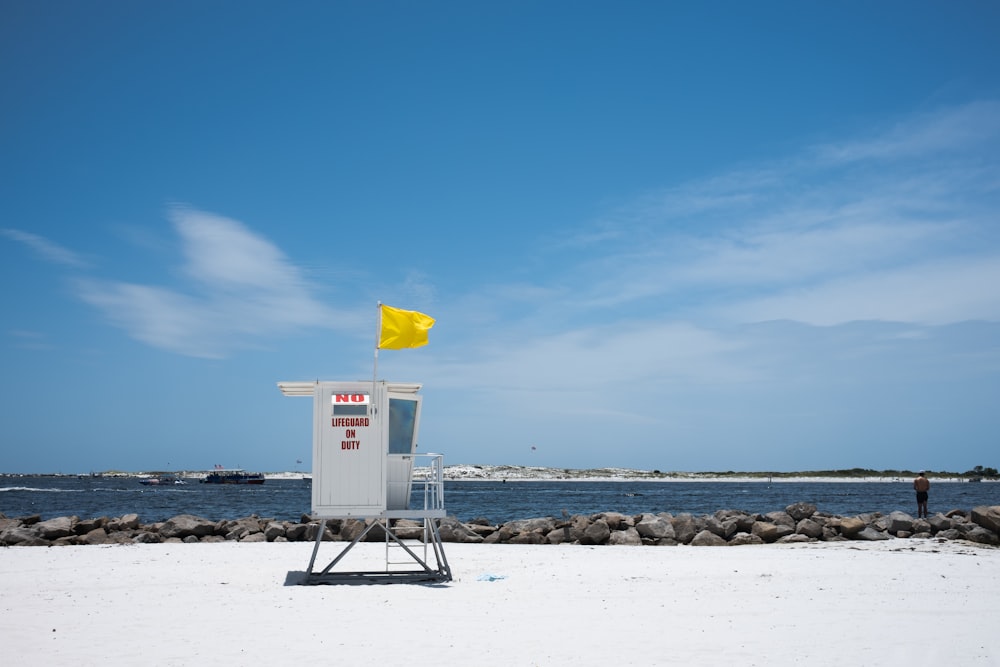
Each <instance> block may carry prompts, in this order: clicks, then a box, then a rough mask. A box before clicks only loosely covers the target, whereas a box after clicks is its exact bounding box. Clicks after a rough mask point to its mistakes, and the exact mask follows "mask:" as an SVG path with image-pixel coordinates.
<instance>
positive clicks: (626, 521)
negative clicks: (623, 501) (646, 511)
mask: <svg viewBox="0 0 1000 667" xmlns="http://www.w3.org/2000/svg"><path fill="white" fill-rule="evenodd" d="M596 518H599V519H604V521H606V522H607V524H608V528H610V529H611V530H624V529H625V528H626V527H628V526H632V525H634V522H633V521H632V517H630V516H625V515H624V514H621V513H619V512H601V513H600V514H598V515H597V517H596Z"/></svg>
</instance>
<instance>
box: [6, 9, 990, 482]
mask: <svg viewBox="0 0 1000 667" xmlns="http://www.w3.org/2000/svg"><path fill="white" fill-rule="evenodd" d="M998 37H1000V9H998V8H997V5H996V4H994V3H987V2H967V3H947V4H945V3H936V2H931V3H922V2H904V3H896V2H884V3H862V2H846V3H834V4H830V3H823V4H820V3H800V2H771V3H743V2H732V3H729V2H723V3H667V2H648V3H647V2H625V3H596V2H546V3H537V2H530V3H528V2H505V3H485V2H483V3H469V2H428V3H412V2H374V3H371V2H337V3H335V2H299V3H291V4H284V5H280V6H279V5H275V4H274V3H261V2H226V1H220V2H212V3H203V2H187V1H183V0H182V1H179V2H170V3H135V2H114V1H109V2H102V3H98V4H93V3H76V2H65V3H60V2H50V3H44V4H39V3H32V2H22V1H16V2H7V3H4V4H3V6H2V7H0V91H2V96H3V103H2V104H0V276H2V279H3V291H2V310H0V312H2V327H0V364H2V368H3V375H4V380H5V381H4V382H3V383H2V385H0V398H2V405H3V419H2V420H0V442H2V450H0V471H6V472H57V471H61V472H86V471H90V470H107V469H120V470H150V469H205V468H209V467H211V466H212V465H214V464H223V465H226V466H241V467H244V468H250V469H256V470H266V471H273V470H287V469H295V468H307V467H308V463H309V460H310V451H311V423H312V422H311V419H312V417H311V409H312V407H311V402H310V401H308V400H306V399H296V398H286V397H284V396H282V395H281V394H280V392H279V391H278V389H277V387H276V382H278V381H281V380H313V379H325V380H364V379H368V378H370V377H371V374H372V364H373V346H374V334H375V331H374V330H375V322H376V319H375V318H376V303H377V302H378V301H382V302H384V303H387V304H390V305H393V306H396V307H399V308H408V309H414V310H420V311H423V312H426V313H428V314H430V315H432V316H433V317H435V318H436V319H437V325H436V326H435V327H434V329H433V330H432V331H431V335H430V344H429V345H428V346H426V347H423V348H420V349H416V350H400V351H390V350H386V351H382V352H381V353H380V355H379V362H378V364H379V365H378V370H379V376H380V377H385V378H388V379H392V380H397V381H405V382H421V383H423V384H424V390H423V394H424V397H425V398H424V415H423V423H422V430H421V438H420V446H421V449H422V450H424V451H436V452H442V453H444V454H445V456H446V458H445V461H446V463H448V464H458V463H466V464H525V465H544V466H556V467H567V468H588V467H599V466H621V467H631V468H644V469H660V470H690V471H696V470H776V471H781V470H804V469H829V468H851V467H871V468H877V469H897V468H899V469H907V468H908V469H917V468H929V469H934V470H957V471H964V470H967V469H970V468H972V467H973V466H975V465H986V466H994V467H995V466H996V465H997V464H998V460H997V458H996V456H997V455H996V451H997V444H998V442H997V437H998V436H997V434H998V433H1000V410H998V409H997V405H998V398H1000V225H998V222H1000V219H998V210H1000V207H998V204H1000V46H998V45H1000V39H998ZM532 446H534V447H535V449H534V450H532ZM300 459H301V460H303V461H304V462H305V463H304V464H303V465H302V466H300V465H298V464H297V463H296V461H297V460H300Z"/></svg>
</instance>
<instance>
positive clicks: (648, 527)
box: [635, 514, 676, 540]
mask: <svg viewBox="0 0 1000 667" xmlns="http://www.w3.org/2000/svg"><path fill="white" fill-rule="evenodd" d="M635 530H636V532H638V533H639V535H641V536H642V537H648V538H650V539H654V540H660V539H663V538H665V537H667V538H670V539H675V537H676V535H675V533H674V526H673V524H671V523H670V521H669V520H667V519H664V518H663V517H659V516H655V515H653V514H643V515H642V519H641V520H640V521H639V522H638V523H637V524H635Z"/></svg>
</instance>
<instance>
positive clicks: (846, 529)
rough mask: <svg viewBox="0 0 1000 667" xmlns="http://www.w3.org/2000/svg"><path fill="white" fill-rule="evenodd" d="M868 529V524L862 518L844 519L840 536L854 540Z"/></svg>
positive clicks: (841, 523)
mask: <svg viewBox="0 0 1000 667" xmlns="http://www.w3.org/2000/svg"><path fill="white" fill-rule="evenodd" d="M867 527H868V526H867V524H865V522H864V521H863V520H862V519H861V518H860V517H856V516H851V517H843V518H842V519H841V520H840V534H841V535H843V536H844V537H850V538H853V537H854V536H856V535H857V534H858V533H860V532H861V531H862V530H864V529H865V528H867Z"/></svg>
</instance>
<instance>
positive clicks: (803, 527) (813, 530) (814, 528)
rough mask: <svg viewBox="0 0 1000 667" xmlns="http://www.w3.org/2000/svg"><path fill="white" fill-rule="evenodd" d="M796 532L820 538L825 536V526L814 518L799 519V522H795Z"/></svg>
mask: <svg viewBox="0 0 1000 667" xmlns="http://www.w3.org/2000/svg"><path fill="white" fill-rule="evenodd" d="M810 516H811V515H810ZM795 532H796V533H797V534H799V535H805V536H806V537H811V538H813V539H819V538H820V537H822V536H823V526H821V525H819V524H818V523H816V522H815V521H813V520H812V519H799V522H798V523H797V524H795Z"/></svg>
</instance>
